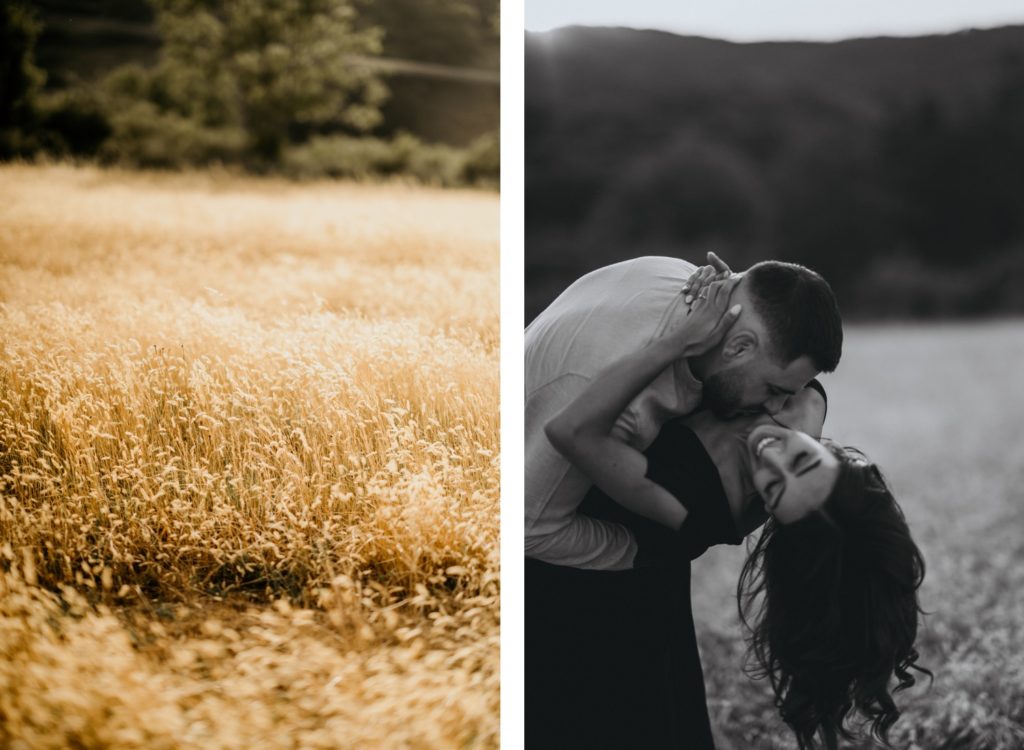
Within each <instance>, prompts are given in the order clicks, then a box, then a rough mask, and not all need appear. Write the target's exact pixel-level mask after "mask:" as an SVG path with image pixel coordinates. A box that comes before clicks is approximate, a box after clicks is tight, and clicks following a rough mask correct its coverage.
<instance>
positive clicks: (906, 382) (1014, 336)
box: [694, 320, 1024, 750]
mask: <svg viewBox="0 0 1024 750" xmlns="http://www.w3.org/2000/svg"><path fill="white" fill-rule="evenodd" d="M846 338H847V343H846V346H845V347H844V353H843V361H842V363H841V364H840V368H839V372H838V373H836V374H834V375H829V376H826V378H825V381H824V382H825V384H826V387H827V388H828V390H829V414H828V418H827V421H826V424H825V435H826V436H831V437H833V438H834V439H836V440H838V441H840V442H842V443H844V444H847V445H855V446H858V447H860V448H862V449H863V450H864V451H865V452H866V453H867V454H868V455H869V456H870V457H871V458H872V459H873V460H875V461H876V462H877V463H878V464H879V466H880V467H881V468H882V470H883V472H884V473H885V474H886V477H887V479H888V480H889V481H890V483H891V484H892V485H893V487H894V490H895V494H896V497H897V499H898V500H899V501H900V503H901V505H902V506H903V508H904V511H905V512H906V515H907V518H908V521H909V523H910V526H911V529H912V531H913V533H914V536H915V538H916V540H917V542H918V544H919V545H920V546H921V548H922V550H923V552H924V554H925V558H926V562H927V565H928V571H927V577H926V580H925V585H924V587H923V589H922V595H921V598H922V604H923V606H924V608H925V609H926V610H928V611H929V612H931V613H932V614H931V615H930V616H929V617H927V618H925V621H924V628H923V630H922V632H921V633H920V636H919V650H920V652H921V663H922V664H923V665H925V666H927V667H929V668H930V669H931V670H932V671H933V672H935V682H934V685H932V687H931V689H928V682H927V679H925V680H924V681H923V682H919V683H918V685H917V686H915V687H913V688H911V689H910V690H909V691H907V692H905V693H902V694H899V696H898V697H897V703H898V704H899V705H900V706H901V707H903V708H904V715H903V717H902V718H901V719H900V720H899V722H898V723H897V724H896V726H895V727H894V729H893V732H892V738H893V744H894V746H895V747H897V748H901V749H904V748H913V750H1020V748H1024V490H1022V488H1024V393H1022V391H1021V371H1022V369H1024V321H1019V320H1017V321H1007V322H998V323H978V324H967V323H965V324H957V325H941V326H912V325H905V326H892V327H850V328H848V330H847V335H846ZM741 561H742V552H741V551H740V550H739V549H735V548H733V549H726V548H718V549H717V550H713V551H712V553H709V554H708V555H706V556H705V558H703V559H702V560H701V561H700V563H699V564H697V565H695V567H694V614H695V617H696V619H697V626H698V632H699V634H700V640H701V650H702V654H703V658H704V664H705V678H706V680H707V682H708V701H709V706H710V709H711V715H712V720H713V721H714V722H715V723H716V725H717V730H718V733H719V735H718V747H719V750H740V749H743V750H746V749H747V748H758V749H759V750H761V749H765V750H773V749H776V748H779V749H781V748H795V747H796V744H795V742H793V741H792V740H791V739H790V735H789V734H788V733H787V730H786V729H785V727H784V726H783V725H782V724H781V722H780V720H779V719H778V718H777V712H776V710H775V709H774V707H773V705H772V700H771V694H770V691H769V689H768V687H767V684H766V682H751V681H750V680H748V679H747V678H746V677H744V676H743V675H742V673H741V671H740V670H741V667H742V661H743V652H744V650H743V647H742V645H741V642H740V638H741V634H742V631H741V630H740V628H739V626H738V624H737V617H736V614H735V612H736V604H735V586H736V578H737V574H738V570H739V565H740V563H741ZM847 747H852V748H869V747H873V745H871V744H870V743H862V744H850V745H847Z"/></svg>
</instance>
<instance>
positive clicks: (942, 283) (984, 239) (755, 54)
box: [526, 27, 1024, 320]
mask: <svg viewBox="0 0 1024 750" xmlns="http://www.w3.org/2000/svg"><path fill="white" fill-rule="evenodd" d="M526 45H527V46H526V227H527V234H526V237H527V243H526V284H527V293H526V319H527V320H530V319H532V318H533V317H534V316H535V315H536V314H537V313H538V312H539V311H540V310H541V309H543V307H544V306H545V305H547V304H548V303H549V302H550V301H551V300H552V299H553V298H554V296H556V295H557V294H558V293H559V292H560V291H561V290H562V289H563V288H564V287H565V286H566V285H567V284H568V283H570V282H571V281H572V280H573V279H574V278H575V277H577V276H579V275H580V274H582V273H584V272H586V271H588V270H591V269H593V268H596V267H598V266H601V265H605V264H607V263H612V262H615V261H617V260H621V259H624V258H628V257H634V256H637V255H646V254H661V255H675V256H679V257H683V258H687V259H694V260H699V259H701V258H703V256H704V254H705V252H706V250H708V249H713V250H715V251H717V252H719V254H721V255H722V256H723V257H725V258H727V259H728V260H729V261H730V262H731V263H732V265H733V267H734V268H744V267H746V266H748V265H750V264H751V263H753V262H756V261H757V260H761V259H764V258H781V259H784V260H791V261H795V262H799V263H804V264H806V265H808V266H811V267H813V268H815V269H817V270H819V271H820V272H821V273H823V274H824V275H825V276H826V277H827V278H828V279H829V281H830V282H831V283H832V284H833V286H834V287H835V289H836V290H837V293H838V294H839V296H840V299H841V303H842V306H843V309H844V310H845V311H846V312H847V313H848V314H850V315H851V316H853V317H861V318H864V317H871V318H876V317H892V316H901V317H905V316H910V317H934V316H970V315H988V314H1007V313H1024V292H1022V291H1021V290H1024V27H1008V28H1003V29H995V30H990V31H971V32H964V33H960V34H953V35H948V36H936V37H921V38H913V39H890V38H884V39H863V40H852V41H847V42H839V43H832V44H822V43H761V44H733V43H728V42H723V41H717V40H711V39H702V38H692V37H680V36H675V35H672V34H667V33H662V32H653V31H633V30H626V29H588V28H569V29H562V30H558V31H554V32H548V33H544V34H528V35H527V42H526Z"/></svg>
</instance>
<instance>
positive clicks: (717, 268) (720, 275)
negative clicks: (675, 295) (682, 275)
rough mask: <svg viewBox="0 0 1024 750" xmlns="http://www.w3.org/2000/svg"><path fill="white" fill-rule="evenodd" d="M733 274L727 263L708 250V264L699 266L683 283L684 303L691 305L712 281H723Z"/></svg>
mask: <svg viewBox="0 0 1024 750" xmlns="http://www.w3.org/2000/svg"><path fill="white" fill-rule="evenodd" d="M731 276H733V272H732V269H731V268H729V266H728V264H727V263H726V262H725V261H724V260H722V259H721V258H719V257H718V256H717V255H715V254H714V253H712V252H708V264H707V265H706V266H701V267H700V268H698V269H697V270H696V271H694V272H693V274H692V275H691V276H690V278H688V279H687V280H686V283H684V284H683V294H684V295H685V297H686V304H688V305H691V306H692V305H693V301H694V300H695V299H698V297H699V296H700V294H701V293H702V292H703V290H704V288H705V287H707V285H708V284H710V283H711V282H713V281H724V280H726V279H728V278H730V277H731Z"/></svg>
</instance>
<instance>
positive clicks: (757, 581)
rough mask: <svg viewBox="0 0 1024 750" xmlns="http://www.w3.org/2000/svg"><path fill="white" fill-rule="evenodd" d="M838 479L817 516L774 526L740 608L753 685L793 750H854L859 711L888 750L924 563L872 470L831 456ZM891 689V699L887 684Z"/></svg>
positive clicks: (909, 662) (912, 665) (746, 578)
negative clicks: (763, 693) (790, 736)
mask: <svg viewBox="0 0 1024 750" xmlns="http://www.w3.org/2000/svg"><path fill="white" fill-rule="evenodd" d="M828 447H829V449H830V450H831V451H832V452H833V453H834V454H835V455H836V457H837V458H839V460H840V470H839V476H838V478H837V479H836V484H835V486H834V488H833V489H832V491H831V493H830V495H829V497H828V498H827V500H826V501H825V503H824V504H823V505H822V507H821V509H820V510H818V511H815V512H813V513H810V514H808V515H807V516H806V517H804V518H802V519H800V520H799V521H796V522H794V523H791V524H780V523H777V522H775V521H774V520H773V519H769V521H768V523H767V524H766V525H765V527H764V530H763V531H762V533H761V535H760V537H759V538H758V540H757V542H756V543H755V544H754V546H753V549H752V550H751V551H750V554H749V555H748V557H747V560H746V563H745V564H744V566H743V572H742V573H741V574H740V580H739V584H738V586H737V591H736V597H737V604H738V606H739V610H740V617H741V619H742V620H743V622H744V624H745V625H746V626H747V627H748V628H749V630H750V632H751V635H750V637H749V646H750V652H749V654H748V656H752V657H753V658H754V660H755V661H756V666H755V667H754V669H753V670H752V671H753V674H754V676H755V677H767V678H768V679H769V681H770V682H771V686H772V690H773V691H774V693H775V704H776V706H777V707H778V708H779V710H780V712H781V714H782V718H783V720H784V721H785V722H786V724H788V725H789V727H790V728H791V729H792V730H793V731H794V732H795V733H796V738H797V743H798V744H799V746H800V750H808V749H810V748H814V747H816V745H815V736H816V735H820V738H821V740H822V741H823V743H824V746H825V747H826V748H828V750H836V748H838V742H839V737H843V738H845V739H853V738H854V736H855V733H854V731H852V730H851V728H850V727H849V726H848V723H847V721H848V719H849V718H850V714H851V712H852V711H854V709H856V710H858V711H859V712H860V713H861V715H862V716H863V717H864V720H865V723H866V724H870V732H871V735H872V736H873V737H874V738H875V739H876V740H878V741H880V742H882V743H883V744H884V745H885V746H886V747H891V745H890V744H889V739H888V733H889V729H890V728H891V727H892V725H893V724H894V723H895V722H896V719H897V718H898V717H899V715H900V712H899V709H897V708H896V704H895V702H894V701H893V693H896V692H898V691H900V690H904V689H906V688H908V687H910V686H911V685H913V684H914V683H915V679H914V675H913V674H912V673H911V672H912V671H916V672H919V673H923V674H927V675H928V677H929V678H931V677H932V673H931V672H930V671H929V670H927V669H925V668H923V667H919V666H918V665H917V663H916V662H917V659H918V653H917V651H916V650H915V649H914V640H915V639H916V637H917V627H918V615H919V614H920V613H922V610H921V608H920V605H919V603H918V598H917V590H918V588H919V587H920V586H921V582H922V581H923V580H924V572H925V565H924V558H923V556H922V555H921V551H920V550H919V549H918V548H917V545H916V544H915V543H914V540H913V539H912V538H911V536H910V529H909V528H908V527H907V522H906V519H905V518H904V516H903V512H902V511H901V510H900V507H899V506H898V505H897V504H896V501H895V499H894V498H893V496H892V493H891V492H890V490H889V487H888V485H887V484H886V482H885V479H884V478H883V477H882V474H881V473H880V472H879V470H878V468H877V467H876V466H874V465H873V464H871V463H869V462H868V461H867V459H866V458H865V457H864V455H863V454H862V453H860V452H859V451H857V450H856V449H852V448H842V447H839V446H836V445H833V444H828ZM893 677H895V679H896V685H895V687H894V689H893V690H892V692H890V691H889V684H890V681H891V679H892V678H893Z"/></svg>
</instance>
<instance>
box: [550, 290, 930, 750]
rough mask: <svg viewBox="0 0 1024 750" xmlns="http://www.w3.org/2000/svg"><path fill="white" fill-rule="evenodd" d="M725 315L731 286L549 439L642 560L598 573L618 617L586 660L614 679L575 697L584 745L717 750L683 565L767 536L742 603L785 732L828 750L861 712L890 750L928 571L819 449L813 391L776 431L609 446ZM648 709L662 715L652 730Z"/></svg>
mask: <svg viewBox="0 0 1024 750" xmlns="http://www.w3.org/2000/svg"><path fill="white" fill-rule="evenodd" d="M727 304H728V293H727V287H726V286H725V285H718V284H711V285H710V286H708V287H705V288H704V289H703V290H701V291H700V293H699V296H698V298H697V299H696V300H695V302H694V306H693V310H692V314H691V316H690V319H689V320H688V321H687V322H686V324H685V325H683V326H681V327H680V328H679V329H678V330H676V331H674V332H671V333H669V334H668V335H667V336H666V337H664V339H662V340H658V341H655V342H652V344H651V345H649V346H648V347H647V348H646V349H645V350H643V351H641V353H640V354H639V355H633V356H631V357H629V358H628V361H626V360H624V361H622V362H620V363H617V364H616V365H613V366H612V367H610V368H608V370H607V371H606V372H605V373H603V374H602V375H601V376H600V377H598V378H596V379H595V380H594V381H593V382H592V383H591V384H590V386H589V387H588V389H587V391H586V392H585V393H583V394H582V395H581V396H580V398H579V399H577V400H576V401H575V402H574V403H572V404H571V405H570V406H569V407H568V408H566V409H565V410H564V411H563V412H562V413H561V414H559V415H558V416H557V417H555V418H554V419H553V420H552V421H551V422H550V423H549V425H548V428H547V430H546V432H547V434H548V436H549V439H550V440H551V442H552V443H553V444H554V445H555V447H556V448H557V449H558V450H559V451H561V452H562V453H563V454H564V455H566V457H567V458H569V459H570V460H571V461H572V462H573V463H574V464H576V465H577V466H578V467H579V468H581V469H582V470H583V471H584V472H586V473H587V474H588V476H589V477H590V478H591V479H592V481H594V483H595V485H596V487H597V489H596V490H594V491H592V492H591V493H590V495H589V496H588V498H587V501H586V503H585V505H584V508H583V510H584V512H588V513H590V514H592V515H597V516H600V517H604V518H608V519H611V520H618V521H621V522H624V523H626V524H627V525H628V526H629V527H630V528H631V529H633V531H634V533H635V535H636V537H637V540H638V544H639V550H640V551H639V553H638V559H637V564H638V566H639V567H640V568H641V570H639V571H634V575H632V576H630V575H629V574H626V575H624V576H622V575H620V576H617V577H616V576H615V575H614V574H597V575H596V576H595V578H594V580H595V589H594V591H592V592H590V593H591V598H592V599H596V600H601V599H602V593H605V594H608V595H609V596H608V597H607V598H613V599H617V600H618V601H617V604H616V606H618V609H617V610H613V617H611V618H610V619H614V620H617V622H616V623H615V627H617V628H618V630H617V631H616V632H615V633H612V632H611V631H609V630H608V629H607V628H606V627H605V626H603V625H601V624H598V625H597V626H595V627H589V624H588V627H587V628H586V631H585V632H586V636H585V638H586V640H587V642H586V644H585V646H586V650H587V651H588V652H590V653H609V652H610V653H614V654H615V659H614V663H615V664H616V665H617V667H618V669H617V671H616V672H615V673H614V677H613V678H612V679H611V680H609V681H603V680H599V679H594V678H593V675H590V676H589V679H588V680H587V681H586V684H584V685H582V686H581V687H582V692H581V694H582V695H583V696H584V700H583V702H584V703H587V702H589V703H590V704H591V705H592V707H594V708H595V709H596V710H595V711H594V716H593V717H592V718H591V720H590V722H589V724H588V728H589V729H590V730H591V731H592V737H591V742H593V741H594V740H595V739H598V740H599V741H601V742H602V746H606V747H614V746H621V745H622V744H623V743H625V742H631V738H632V739H634V740H635V738H636V736H637V733H639V734H640V735H642V736H643V738H644V740H643V742H642V743H640V744H636V743H635V742H631V744H633V746H637V747H651V748H654V747H687V748H703V747H713V742H712V740H711V735H710V729H709V727H708V721H707V709H706V704H705V700H704V693H703V681H702V677H701V673H700V662H699V657H698V656H697V651H696V639H695V636H694V634H693V624H692V615H691V613H690V611H689V590H688V580H689V569H688V566H689V560H690V559H691V558H694V557H696V556H698V555H699V554H701V553H702V552H703V551H704V550H705V549H706V548H707V547H708V546H710V545H711V544H717V543H723V542H724V543H739V541H740V539H742V537H743V536H744V535H745V534H746V533H748V532H750V531H752V530H753V529H754V528H756V527H757V526H758V525H761V524H762V523H764V522H765V521H766V520H767V524H766V525H765V529H764V531H763V532H762V534H761V537H760V539H759V540H758V542H757V543H756V545H755V546H754V548H753V550H752V552H751V554H750V556H749V557H748V559H747V561H746V563H745V565H744V568H743V572H742V574H741V577H740V583H739V587H738V592H737V598H738V602H739V604H740V608H741V615H742V616H743V617H744V621H745V622H748V626H749V627H750V628H751V630H752V638H751V649H752V652H753V655H754V656H755V658H756V659H757V661H758V663H759V664H760V667H761V671H762V673H763V674H764V675H766V676H768V677H769V680H770V682H771V685H772V688H773V690H774V692H775V696H776V704H777V705H778V706H779V708H780V711H781V713H782V717H783V719H784V720H785V721H786V722H787V724H788V725H789V726H790V727H791V728H792V729H793V731H794V732H795V734H796V736H797V740H798V743H799V744H800V747H801V748H805V747H812V746H813V742H814V738H815V736H818V737H820V738H821V739H822V740H823V742H824V743H825V746H826V747H828V748H835V747H837V742H838V737H839V736H850V734H849V732H848V731H847V730H846V728H845V724H844V722H845V720H846V719H847V717H848V715H849V714H850V713H851V712H852V711H853V710H855V709H856V710H858V711H860V712H861V713H862V714H864V715H865V716H866V717H867V718H868V719H869V720H870V722H871V730H872V733H873V734H874V735H875V736H876V737H877V738H879V739H881V740H882V741H885V737H886V733H887V731H888V729H889V728H890V727H891V725H892V724H893V722H895V720H896V718H897V717H898V715H899V712H898V710H897V709H896V706H895V704H894V702H893V700H892V695H891V693H890V692H889V690H888V684H889V680H890V678H892V677H895V678H896V680H897V687H896V690H900V689H903V688H905V687H908V686H909V685H911V684H913V683H914V678H913V676H912V675H911V674H910V670H911V669H915V670H918V671H922V672H926V673H927V670H923V669H921V668H919V667H917V666H916V664H915V662H916V660H917V652H916V651H915V650H914V648H913V643H914V640H915V637H916V631H917V616H918V612H919V608H918V603H917V595H916V592H917V589H918V587H919V586H920V584H921V580H922V578H923V575H924V562H923V559H922V557H921V554H920V552H919V551H918V549H917V547H916V546H915V545H914V542H913V540H912V539H911V537H910V533H909V529H908V528H907V525H906V522H905V520H904V518H903V515H902V512H901V511H900V509H899V507H898V506H897V505H896V503H895V501H894V500H893V497H892V495H891V493H890V492H889V490H888V488H887V486H886V484H885V482H884V480H883V479H882V477H881V474H880V473H879V472H878V470H877V469H876V468H875V467H874V466H872V465H871V464H869V463H868V462H867V461H866V460H865V459H864V457H863V455H862V454H860V453H858V452H856V451H852V450H849V449H842V448H838V447H836V446H834V445H830V444H826V443H822V442H820V440H819V439H818V438H819V437H820V434H821V427H822V424H823V422H824V416H825V406H826V402H825V398H824V391H823V390H822V389H821V388H820V386H819V385H817V384H813V386H812V387H810V388H806V389H804V390H803V391H802V392H800V393H798V394H797V395H796V396H794V397H792V398H791V399H790V402H789V404H788V405H787V407H786V408H785V409H784V410H783V411H782V412H781V413H779V414H776V415H775V417H774V418H772V417H769V416H767V415H748V416H745V417H741V418H738V419H734V420H729V421H728V422H725V421H721V420H718V419H716V418H714V417H713V416H712V415H711V414H710V413H708V412H698V413H696V414H692V415H689V416H687V417H684V418H681V419H678V420H674V421H672V422H669V423H668V424H666V425H665V427H664V428H663V429H662V431H661V433H660V434H659V437H658V439H657V440H656V441H655V443H654V444H653V445H652V446H650V448H648V449H647V451H645V452H644V453H641V452H640V451H638V450H636V449H635V448H633V447H631V446H628V445H626V444H625V443H623V442H622V441H620V440H618V439H617V438H616V437H615V435H614V431H613V426H614V422H615V419H616V417H617V416H618V415H619V414H620V413H621V412H622V410H623V409H625V408H626V406H627V405H628V404H629V402H630V401H631V400H632V399H633V398H634V397H635V396H636V394H637V393H639V392H640V391H641V390H642V389H643V388H644V387H645V386H646V384H647V382H649V380H650V379H651V378H653V377H654V376H655V375H656V374H657V372H656V365H652V364H651V363H654V362H657V361H663V359H664V353H665V347H670V348H671V347H674V348H675V349H677V350H678V354H679V356H684V355H689V354H692V353H693V352H694V351H695V349H694V347H695V346H709V345H710V344H708V343H707V342H708V341H709V340H711V339H715V336H716V335H717V336H720V335H721V332H722V328H723V326H724V327H725V328H727V327H728V326H729V325H730V324H731V321H732V320H735V316H736V315H737V314H738V311H737V310H736V309H735V308H734V309H733V310H730V311H729V312H725V305H727ZM715 340H717V339H715ZM659 347H660V349H661V350H660V352H655V351H654V350H655V349H657V348H659ZM609 497H610V498H611V499H613V500H615V501H616V502H615V503H612V502H610V501H609ZM623 506H624V507H623ZM645 568H646V570H645ZM680 581H682V583H683V584H685V585H681V584H680ZM602 586H604V587H605V588H604V589H603V590H602ZM755 605H756V606H755ZM595 611H596V610H595ZM748 617H749V618H751V619H749V620H748ZM623 623H626V624H625V625H623ZM581 632H584V630H583V629H581ZM631 663H632V667H631V666H630V664H631ZM666 664H667V665H670V668H669V669H668V670H666V669H665V666H666ZM623 683H626V684H629V685H631V687H629V688H627V689H626V690H623V689H622V685H623ZM609 696H611V699H609ZM651 706H662V707H663V710H662V711H661V712H660V714H659V715H658V716H654V715H653V713H652V711H651ZM595 725H596V727H597V728H596V729H595Z"/></svg>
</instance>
